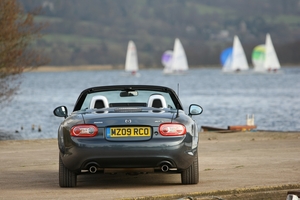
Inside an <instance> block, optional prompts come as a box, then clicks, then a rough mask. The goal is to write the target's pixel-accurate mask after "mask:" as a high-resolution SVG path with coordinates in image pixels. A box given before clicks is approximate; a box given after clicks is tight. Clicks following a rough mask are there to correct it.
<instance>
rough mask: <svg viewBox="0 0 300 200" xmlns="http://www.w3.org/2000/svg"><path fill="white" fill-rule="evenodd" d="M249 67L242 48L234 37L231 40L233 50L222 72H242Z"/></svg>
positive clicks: (236, 37)
mask: <svg viewBox="0 0 300 200" xmlns="http://www.w3.org/2000/svg"><path fill="white" fill-rule="evenodd" d="M248 69H249V65H248V62H247V58H246V55H245V52H244V49H243V46H242V44H241V42H240V40H239V38H238V36H236V35H235V36H234V39H233V49H232V54H231V56H230V57H229V58H228V59H227V60H226V62H225V64H224V66H223V71H224V72H234V71H244V70H248Z"/></svg>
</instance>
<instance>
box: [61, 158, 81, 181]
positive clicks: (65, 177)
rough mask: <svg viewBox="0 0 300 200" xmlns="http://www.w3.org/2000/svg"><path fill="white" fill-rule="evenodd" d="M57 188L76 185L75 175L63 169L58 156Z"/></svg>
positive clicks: (63, 166)
mask: <svg viewBox="0 0 300 200" xmlns="http://www.w3.org/2000/svg"><path fill="white" fill-rule="evenodd" d="M58 171H59V186H60V187H75V186H76V183H77V175H76V174H75V173H74V172H72V171H70V170H69V169H68V168H66V167H65V165H64V163H63V162H62V160H61V158H60V156H59V170H58Z"/></svg>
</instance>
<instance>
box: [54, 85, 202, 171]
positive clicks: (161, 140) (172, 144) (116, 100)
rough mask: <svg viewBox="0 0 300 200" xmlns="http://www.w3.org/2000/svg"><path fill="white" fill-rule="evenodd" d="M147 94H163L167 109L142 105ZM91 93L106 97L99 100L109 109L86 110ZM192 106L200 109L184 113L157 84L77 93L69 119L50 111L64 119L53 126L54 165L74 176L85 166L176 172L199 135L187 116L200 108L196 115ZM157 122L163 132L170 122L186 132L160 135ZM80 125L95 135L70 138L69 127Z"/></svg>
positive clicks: (188, 160)
mask: <svg viewBox="0 0 300 200" xmlns="http://www.w3.org/2000/svg"><path fill="white" fill-rule="evenodd" d="M111 90H115V91H118V92H120V94H119V95H120V96H117V95H116V94H114V93H113V94H111V93H110V92H109V91H111ZM148 90H150V92H149V91H148ZM151 93H155V95H157V94H158V95H162V96H164V97H163V98H165V99H166V105H167V106H165V107H162V108H154V107H150V106H149V105H147V102H146V100H147V99H148V98H149V97H146V95H148V94H149V95H150V94H151ZM104 94H105V95H104ZM97 95H98V96H99V95H101V96H102V97H103V96H105V98H107V99H108V100H107V101H106V99H105V101H106V102H105V104H107V105H109V106H105V107H103V108H101V109H98V108H92V107H91V106H90V105H92V103H90V102H92V101H93V100H92V99H93V97H95V96H97ZM139 95H140V97H139ZM135 96H136V97H135ZM136 102H138V103H136ZM112 105H113V107H111V106H112ZM197 108H201V107H199V106H197V105H194V104H193V106H191V109H190V112H189V115H187V114H186V113H185V112H184V111H183V108H182V105H181V102H180V101H179V98H178V97H177V95H176V93H175V92H174V91H173V90H172V89H170V88H167V87H162V86H148V85H146V86H145V85H133V86H132V85H125V86H103V87H94V88H89V89H86V90H84V91H83V92H82V93H81V94H80V95H79V97H78V99H77V102H76V104H75V106H74V109H73V112H72V113H71V114H70V115H69V116H68V114H67V108H66V107H64V106H62V107H59V108H57V109H56V110H54V114H55V115H56V116H60V117H61V116H64V117H65V118H66V119H65V120H64V121H63V122H62V123H61V125H60V126H59V128H58V146H59V150H60V162H62V165H63V166H64V167H65V168H66V169H67V170H69V172H70V173H75V174H80V173H83V172H84V171H86V170H90V169H91V167H93V171H102V172H105V171H109V172H116V171H118V170H120V169H128V170H137V171H147V170H148V169H152V171H153V172H162V171H167V170H162V166H167V169H169V168H170V169H172V171H169V172H175V173H180V172H181V171H183V170H185V169H187V168H189V166H191V165H192V163H193V162H194V161H195V156H197V150H198V134H199V133H198V127H197V124H196V123H195V121H194V120H193V119H192V117H191V116H192V115H193V114H194V113H197V112H198V113H197V114H200V113H201V112H202V108H201V109H200V111H197ZM162 124H164V125H166V126H167V131H169V129H172V128H170V127H169V125H170V124H178V125H179V127H184V128H185V129H184V130H186V133H185V134H182V135H172V136H165V135H162V133H161V131H162V130H160V126H161V125H162ZM81 125H87V126H89V125H92V127H95V128H97V134H96V135H93V137H79V136H78V137H77V136H72V135H71V134H70V132H72V128H73V127H76V126H81ZM87 130H88V131H90V129H87ZM92 130H94V128H92ZM125 131H126V132H125ZM132 131H137V132H136V133H133V132H132ZM164 131H165V130H164ZM176 131H179V130H176ZM175 133H177V132H175ZM126 134H128V135H126ZM197 162H198V161H197ZM90 171H91V170H90Z"/></svg>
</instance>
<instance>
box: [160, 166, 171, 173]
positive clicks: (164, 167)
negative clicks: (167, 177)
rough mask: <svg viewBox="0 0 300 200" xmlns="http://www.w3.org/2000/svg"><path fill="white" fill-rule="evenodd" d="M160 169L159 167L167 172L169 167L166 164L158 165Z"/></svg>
mask: <svg viewBox="0 0 300 200" xmlns="http://www.w3.org/2000/svg"><path fill="white" fill-rule="evenodd" d="M160 169H161V171H162V172H167V171H169V169H170V167H169V166H168V165H162V166H161V167H160Z"/></svg>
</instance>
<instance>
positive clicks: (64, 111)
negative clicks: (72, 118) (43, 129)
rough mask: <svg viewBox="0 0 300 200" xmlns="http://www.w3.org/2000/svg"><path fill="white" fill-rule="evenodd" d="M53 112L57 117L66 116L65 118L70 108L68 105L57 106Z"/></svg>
mask: <svg viewBox="0 0 300 200" xmlns="http://www.w3.org/2000/svg"><path fill="white" fill-rule="evenodd" d="M53 114H54V115H55V116H56V117H64V118H67V117H68V109H67V107H66V106H59V107H57V108H55V109H54V110H53Z"/></svg>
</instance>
